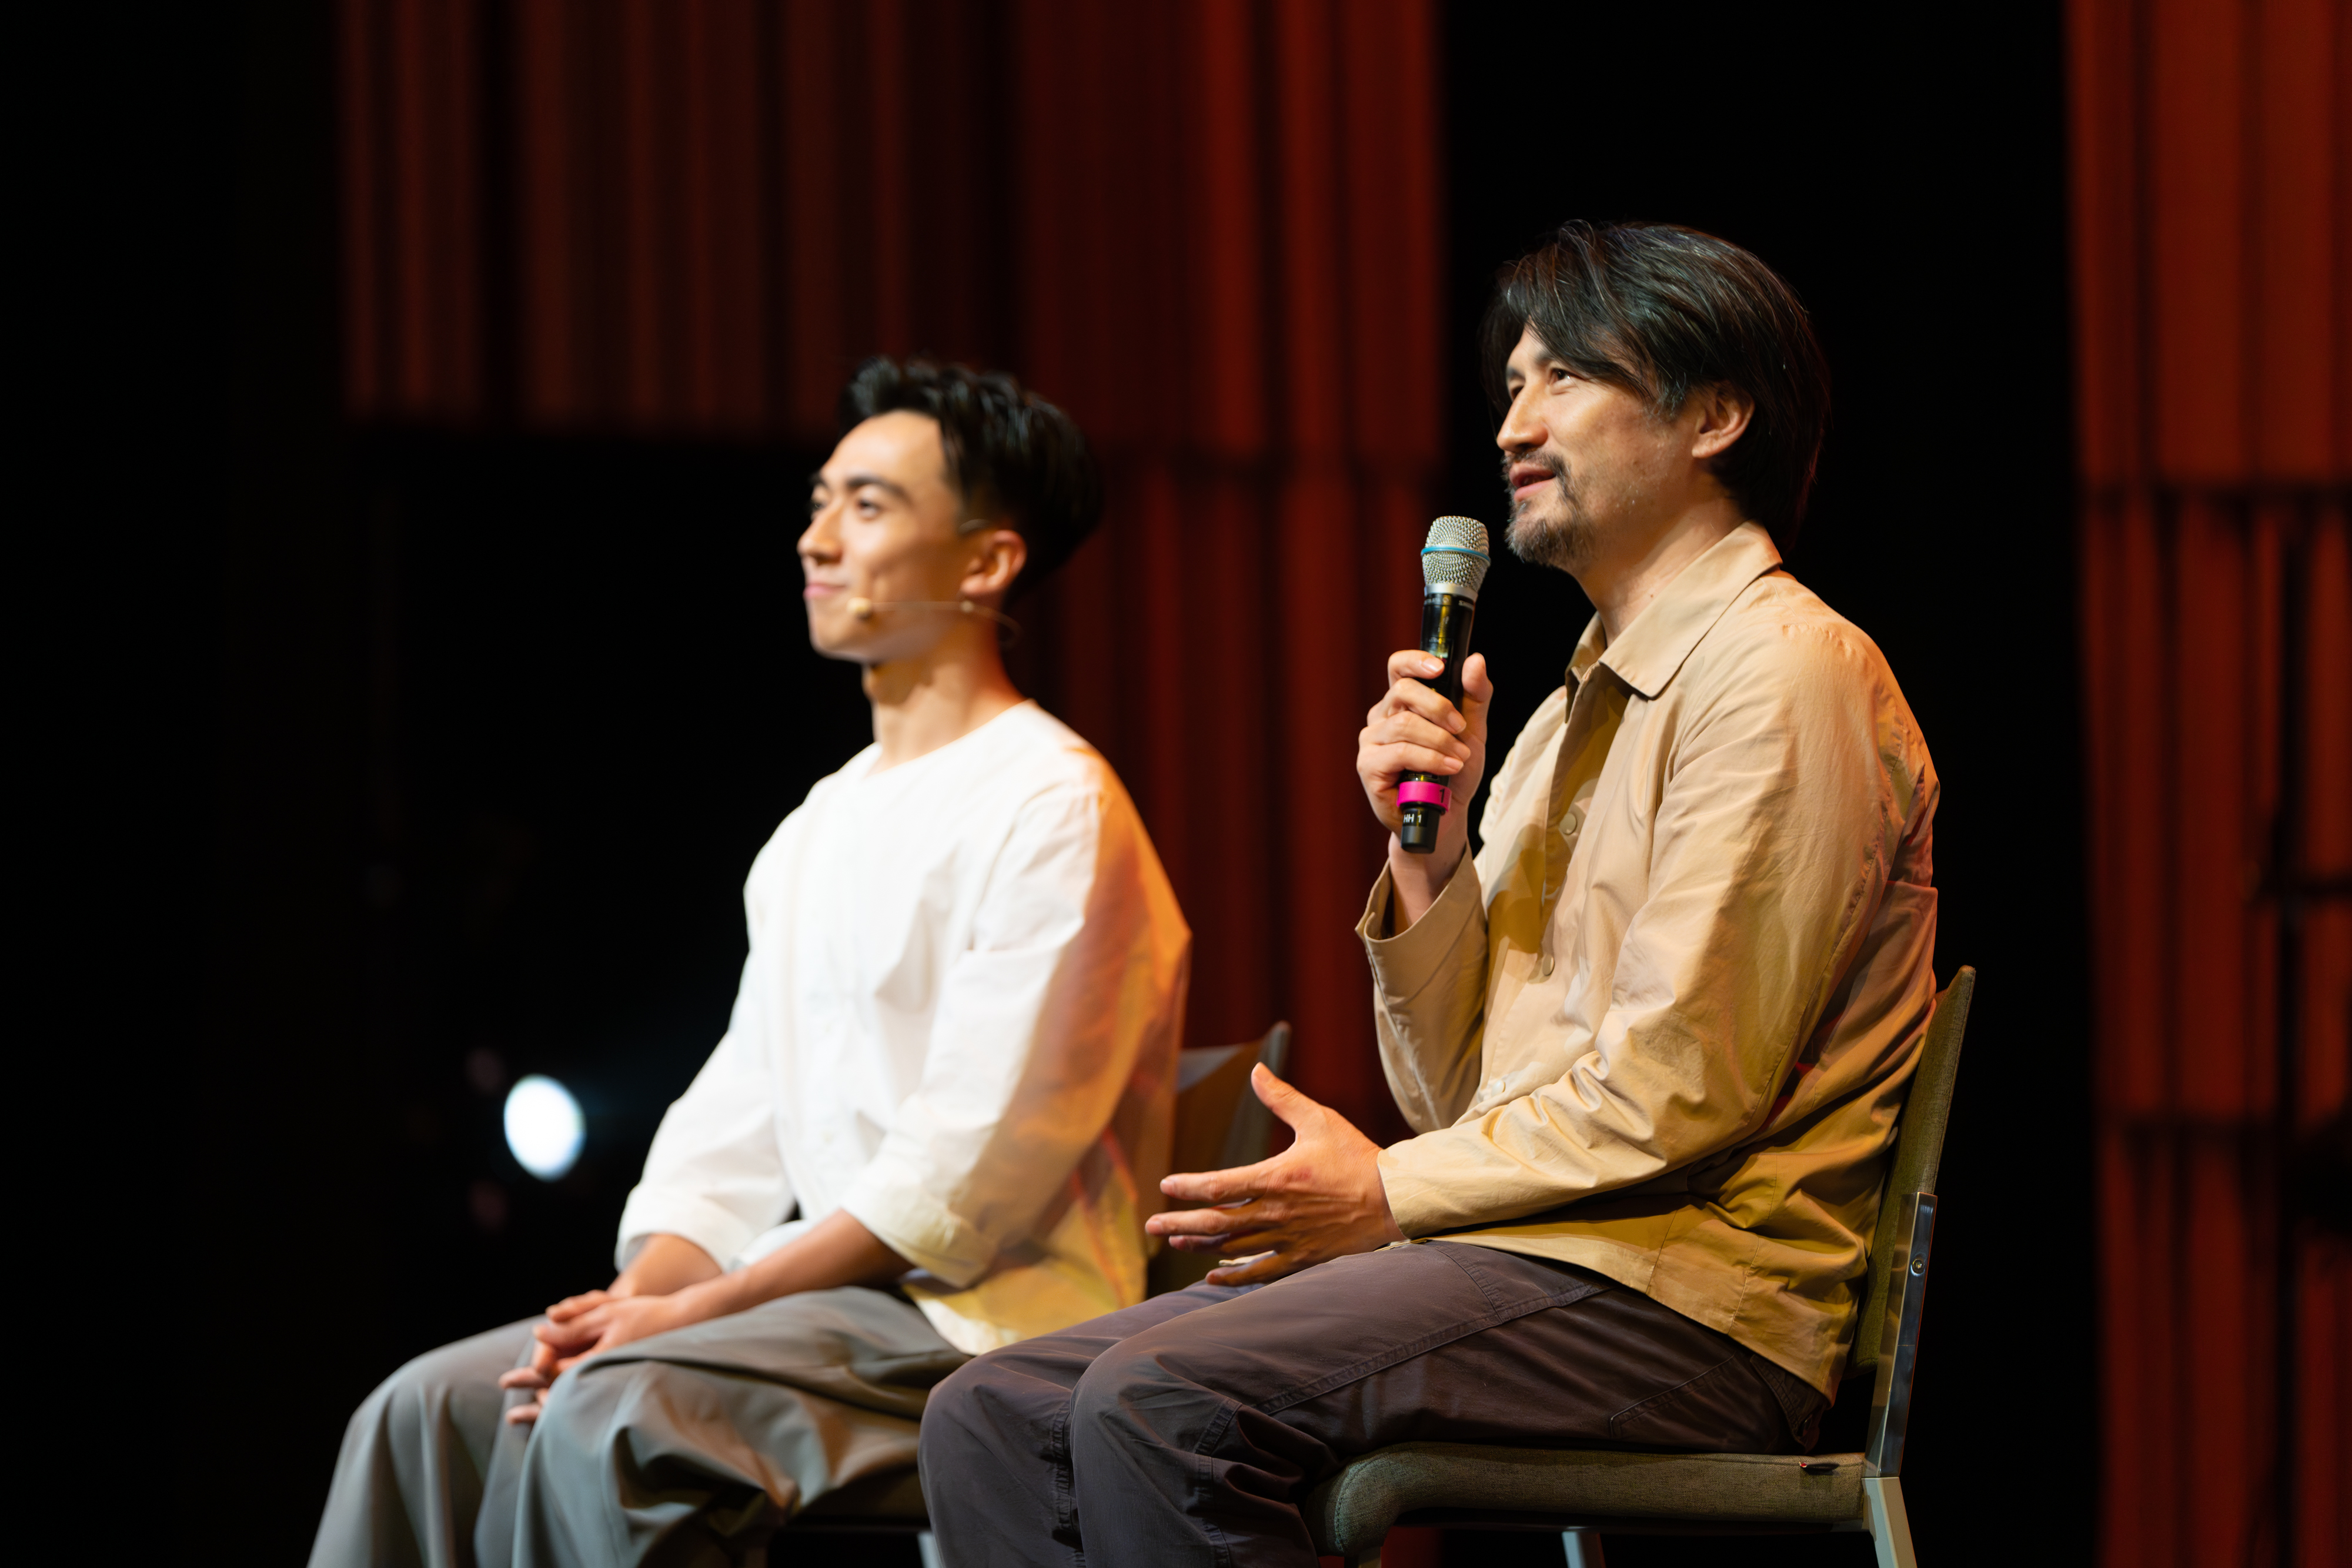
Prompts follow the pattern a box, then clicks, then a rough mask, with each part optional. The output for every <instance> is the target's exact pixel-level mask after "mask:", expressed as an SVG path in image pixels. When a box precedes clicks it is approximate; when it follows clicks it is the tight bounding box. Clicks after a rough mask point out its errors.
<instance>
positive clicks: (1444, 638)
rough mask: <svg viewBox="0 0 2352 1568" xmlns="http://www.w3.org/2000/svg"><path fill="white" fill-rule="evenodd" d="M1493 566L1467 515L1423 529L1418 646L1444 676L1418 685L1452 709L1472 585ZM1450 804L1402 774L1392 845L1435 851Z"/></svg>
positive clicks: (1473, 608)
mask: <svg viewBox="0 0 2352 1568" xmlns="http://www.w3.org/2000/svg"><path fill="white" fill-rule="evenodd" d="M1493 564H1494V559H1493V558H1492V557H1490V556H1489V555H1487V553H1486V524H1484V523H1481V522H1475V521H1473V520H1472V519H1470V518H1468V517H1440V518H1438V519H1437V520H1436V521H1435V522H1433V523H1432V524H1430V525H1429V539H1428V541H1427V542H1426V543H1424V544H1423V546H1422V547H1421V580H1422V582H1423V591H1422V596H1421V648H1422V652H1423V653H1434V654H1436V655H1437V656H1438V657H1439V658H1441V659H1443V660H1444V661H1445V669H1444V673H1443V674H1437V675H1433V676H1431V677H1430V678H1429V679H1428V680H1426V681H1424V682H1423V685H1426V686H1428V687H1429V688H1430V689H1431V690H1432V691H1433V692H1435V693H1436V694H1437V695H1439V696H1442V697H1444V699H1445V700H1446V701H1447V702H1450V703H1453V704H1455V705H1456V706H1459V705H1460V703H1461V701H1462V664H1463V661H1464V660H1465V659H1467V658H1468V657H1469V656H1470V623H1471V622H1472V621H1473V620H1474V619H1475V617H1476V614H1477V611H1478V587H1479V585H1480V584H1481V583H1483V582H1485V581H1486V569H1487V568H1488V567H1489V566H1491V565H1493ZM1453 804H1454V791H1453V790H1451V789H1447V788H1446V787H1445V785H1444V782H1443V781H1442V780H1440V779H1438V777H1437V776H1436V775H1435V774H1433V773H1408V774H1406V775H1405V776H1404V777H1403V778H1402V779H1398V780H1397V805H1398V806H1399V807H1400V808H1402V815H1403V817H1404V825H1403V827H1402V829H1401V830H1400V831H1398V833H1397V841H1398V842H1399V843H1401V844H1402V845H1403V846H1404V847H1405V850H1406V852H1408V853H1411V854H1416V855H1425V854H1427V853H1429V852H1430V851H1432V850H1433V849H1435V848H1436V847H1437V828H1438V820H1439V819H1440V818H1442V817H1443V816H1444V814H1445V813H1446V811H1447V810H1449V809H1450V808H1451V807H1452V806H1453Z"/></svg>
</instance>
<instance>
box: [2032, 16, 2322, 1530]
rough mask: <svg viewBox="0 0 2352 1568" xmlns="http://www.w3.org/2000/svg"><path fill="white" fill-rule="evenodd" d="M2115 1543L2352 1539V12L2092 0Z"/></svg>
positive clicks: (2091, 194) (2089, 44)
mask: <svg viewBox="0 0 2352 1568" xmlns="http://www.w3.org/2000/svg"><path fill="white" fill-rule="evenodd" d="M2068 19H2069V29H2070V32H2069V39H2070V50H2071V55H2072V62H2071V64H2072V70H2071V83H2072V99H2073V102H2072V110H2073V113H2072V121H2073V125H2072V130H2073V153H2074V289H2075V298H2076V301H2077V312H2076V337H2075V341H2076V344H2077V352H2078V354H2079V356H2080V358H2079V363H2080V365H2081V377H2080V401H2079V405H2078V406H2079V418H2080V422H2081V424H2080V428H2081V442H2082V469H2081V473H2082V503H2081V507H2082V510H2081V517H2082V521H2081V530H2082V533H2081V538H2082V556H2083V588H2082V591H2083V600H2082V610H2081V619H2082V628H2083V643H2084V665H2083V676H2082V678H2083V689H2084V696H2085V708H2086V710H2087V712H2086V717H2087V719H2088V721H2089V723H2088V726H2087V729H2086V740H2087V747H2086V750H2087V755H2088V759H2089V764H2090V794H2089V798H2090V800H2091V805H2092V815H2091V835H2090V843H2091V862H2090V863H2091V887H2092V894H2093V903H2092V908H2093V912H2094V918H2093V921H2092V933H2093V936H2094V943H2093V953H2094V956H2095V975H2096V977H2097V991H2096V998H2097V1018H2098V1025H2099V1027H2098V1031H2097V1057H2096V1061H2097V1078H2096V1081H2097V1085H2098V1089H2097V1095H2096V1103H2097V1127H2098V1133H2097V1148H2098V1186H2099V1211H2100V1223H2099V1276H2100V1287H2101V1293H2102V1303H2101V1309H2100V1328H2101V1333H2100V1371H2101V1374H2102V1376H2103V1379H2104V1383H2105V1387H2104V1396H2103V1399H2102V1402H2101V1403H2102V1408H2103V1411H2104V1414H2105V1426H2106V1433H2107V1448H2106V1452H2105V1464H2104V1483H2105V1506H2104V1509H2103V1513H2102V1526H2103V1529H2102V1534H2103V1537H2104V1540H2103V1546H2104V1550H2105V1561H2106V1562H2107V1563H2113V1564H2116V1565H2117V1568H2121V1565H2122V1564H2126V1563H2130V1564H2143V1563H2145V1564H2171V1563H2284V1564H2288V1565H2290V1568H2323V1565H2326V1564H2334V1563H2342V1562H2344V1561H2345V1560H2346V1558H2347V1553H2352V1350H2348V1349H2347V1347H2352V1249H2347V1245H2346V1241H2345V1231H2344V1227H2345V1224H2346V1218H2347V1217H2346V1212H2345V1201H2346V1200H2345V1193H2346V1190H2347V1184H2352V1171H2347V1166H2346V1163H2345V1159H2346V1137H2347V1133H2346V1116H2347V1090H2352V540H2348V539H2347V521H2352V492H2347V483H2352V25H2347V17H2346V13H2345V10H2344V7H2343V6H2342V5H2340V4H2330V3H2329V0H2263V3H2261V4H2255V3H2252V0H2232V3H2224V4H2210V5H2173V4H2163V3H2148V0H2073V3H2072V4H2071V5H2069V6H2068Z"/></svg>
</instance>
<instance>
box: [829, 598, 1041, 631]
mask: <svg viewBox="0 0 2352 1568" xmlns="http://www.w3.org/2000/svg"><path fill="white" fill-rule="evenodd" d="M842 608H843V609H844V610H846V611H848V612H849V615H850V619H851V620H853V621H871V620H873V619H874V612H876V611H877V610H952V611H955V612H957V613H959V614H962V615H978V616H981V617H982V618H984V619H986V620H990V621H993V622H996V623H997V624H998V625H999V626H1002V627H1003V628H1004V629H1005V630H1007V631H1009V632H1012V633H1013V640H1014V641H1015V642H1018V641H1019V640H1020V637H1021V622H1018V621H1015V620H1014V619H1013V617H1012V616H1010V615H1007V614H1005V613H1004V612H1003V611H1001V610H992V609H990V608H989V607H988V606H987V605H985V604H982V603H981V602H979V601H977V600H971V599H868V598H866V596H865V595H864V594H862V593H861V594H856V595H855V596H853V597H852V598H851V599H850V600H849V601H847V602H846V603H845V604H844V605H843V606H842Z"/></svg>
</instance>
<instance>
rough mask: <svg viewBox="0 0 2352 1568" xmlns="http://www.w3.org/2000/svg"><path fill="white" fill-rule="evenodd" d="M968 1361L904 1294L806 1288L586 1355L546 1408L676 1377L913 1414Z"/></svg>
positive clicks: (554, 1410) (553, 1410)
mask: <svg viewBox="0 0 2352 1568" xmlns="http://www.w3.org/2000/svg"><path fill="white" fill-rule="evenodd" d="M969 1359H971V1358H970V1357H969V1356H967V1355H966V1354H964V1353H963V1352H961V1351H960V1350H957V1349H956V1348H955V1347H954V1346H953V1345H951V1344H950V1343H948V1342H947V1341H946V1340H945V1339H943V1338H941V1337H940V1333H939V1331H938V1330H937V1329H934V1328H933V1327H932V1326H931V1324H930V1321H929V1319H928V1318H926V1317H924V1316H923V1314H922V1312H920V1311H919V1310H918V1309H917V1308H916V1307H914V1306H913V1305H912V1304H911V1303H909V1302H908V1301H906V1300H905V1299H904V1298H903V1297H899V1296H897V1295H893V1294H891V1293H890V1292H888V1291H874V1290H866V1289H863V1288H860V1287H855V1286H853V1287H849V1288H845V1289H843V1290H837V1291H808V1292H806V1293H804V1294H801V1295H793V1296H783V1297H780V1298H778V1299H777V1300H775V1301H766V1302H762V1303H761V1305H759V1306H756V1307H752V1308H751V1309H749V1310H748V1311H745V1312H733V1313H730V1314H729V1315H727V1316H725V1317H721V1318H712V1319H710V1320H709V1321H708V1322H699V1323H694V1324H691V1325H689V1326H688V1327H686V1328H682V1329H676V1330H673V1331H672V1332H670V1333H663V1334H656V1335H653V1336H652V1337H650V1338H648V1339H644V1340H639V1341H637V1342H635V1343H631V1344H625V1345H622V1346H620V1347H619V1348H617V1349H615V1350H611V1351H607V1352H605V1353H604V1354H602V1355H597V1356H593V1357H592V1358H590V1359H589V1360H587V1361H585V1362H583V1363H582V1364H580V1365H578V1366H576V1367H574V1368H573V1369H572V1371H570V1372H568V1373H566V1374H565V1375H563V1377H562V1378H561V1379H559V1380H558V1382H557V1385H556V1390H555V1392H554V1394H553V1395H552V1396H551V1397H550V1400H549V1414H550V1415H551V1416H553V1415H556V1414H557V1412H558V1410H559V1408H560V1407H562V1406H564V1405H566V1404H567V1403H572V1402H575V1401H577V1400H578V1399H579V1398H580V1397H581V1396H582V1394H583V1392H584V1391H586V1390H588V1389H590V1388H593V1387H597V1386H599V1385H604V1386H608V1387H609V1386H611V1385H617V1384H624V1383H632V1384H641V1383H645V1382H648V1381H653V1382H659V1381H667V1380H674V1379H676V1378H677V1377H679V1376H681V1375H683V1376H687V1377H694V1378H704V1379H718V1380H721V1381H723V1382H725V1383H726V1384H728V1385H730V1386H732V1387H738V1388H754V1387H757V1386H761V1385H766V1386H772V1387H777V1388H791V1389H795V1390H799V1391H802V1392H804V1393H809V1394H814V1395H817V1396H823V1397H824V1398H828V1399H833V1400H837V1401H839V1402H841V1403H843V1404H845V1405H850V1406H856V1407H858V1408H860V1409H865V1410H872V1411H877V1412H879V1413H882V1414H887V1415H896V1416H904V1417H906V1418H907V1419H909V1420H912V1419H914V1418H915V1417H917V1416H920V1415H921V1413H922V1407H923V1404H924V1401H925V1399H926V1397H927V1396H928V1395H929V1391H930V1389H931V1388H932V1387H933V1386H934V1385H936V1384H938V1382H939V1381H940V1379H941V1378H943V1377H945V1376H947V1375H949V1374H950V1373H951V1372H953V1371H954V1370H955V1369H956V1368H958V1367H959V1366H961V1365H962V1364H964V1363H965V1362H966V1361H968V1360H969Z"/></svg>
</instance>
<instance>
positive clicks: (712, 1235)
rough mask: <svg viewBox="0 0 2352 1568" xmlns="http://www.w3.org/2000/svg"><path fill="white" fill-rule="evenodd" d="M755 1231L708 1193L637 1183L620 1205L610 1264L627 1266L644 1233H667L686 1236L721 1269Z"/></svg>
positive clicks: (729, 1262)
mask: <svg viewBox="0 0 2352 1568" xmlns="http://www.w3.org/2000/svg"><path fill="white" fill-rule="evenodd" d="M758 1234H759V1231H758V1229H757V1228H754V1227H752V1226H750V1225H746V1224H744V1223H743V1221H742V1219H741V1218H740V1217H739V1216H737V1215H736V1214H735V1213H734V1212H733V1211H732V1210H730V1209H727V1208H723V1207H720V1206H719V1205H718V1204H715V1203H713V1202H711V1201H710V1200H709V1198H707V1197H694V1196H693V1195H691V1194H688V1193H678V1192H658V1191H654V1192H649V1191H647V1190H646V1188H644V1187H639V1188H637V1189H636V1190H635V1192H633V1193H631V1194H629V1201H628V1202H627V1204H625V1206H623V1207H622V1209H621V1237H620V1240H619V1241H618V1242H617V1243H615V1244H614V1248H613V1265H614V1268H616V1269H625V1268H627V1267H628V1266H629V1260H630V1259H632V1258H634V1257H635V1256H636V1255H637V1249H638V1248H640V1247H643V1246H644V1245H645V1244H646V1238H647V1237H651V1236H663V1235H667V1236H683V1237H685V1238H686V1239H688V1241H691V1242H693V1243H694V1244H695V1245H696V1246H697V1247H699V1248H701V1249H703V1250H704V1251H705V1252H708V1253H709V1254H710V1258H711V1260H712V1261H713V1262H715V1263H717V1264H718V1265H719V1267H720V1268H721V1269H730V1268H732V1267H734V1263H735V1258H736V1255H737V1254H738V1253H740V1252H741V1251H742V1250H743V1249H744V1247H745V1246H746V1245H748V1244H749V1243H750V1241H751V1238H752V1237H754V1236H756V1235H758Z"/></svg>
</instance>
